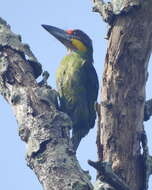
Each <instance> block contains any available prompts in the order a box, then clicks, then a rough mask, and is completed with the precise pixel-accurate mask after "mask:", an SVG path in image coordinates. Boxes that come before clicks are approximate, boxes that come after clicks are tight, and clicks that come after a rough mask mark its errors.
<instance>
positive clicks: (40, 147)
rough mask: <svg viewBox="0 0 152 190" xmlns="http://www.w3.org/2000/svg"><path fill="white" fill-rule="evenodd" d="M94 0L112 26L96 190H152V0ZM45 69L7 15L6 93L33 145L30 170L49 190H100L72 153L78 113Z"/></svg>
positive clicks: (0, 39) (2, 88)
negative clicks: (148, 125) (150, 133)
mask: <svg viewBox="0 0 152 190" xmlns="http://www.w3.org/2000/svg"><path fill="white" fill-rule="evenodd" d="M93 2H94V4H95V7H94V11H97V12H99V13H100V14H101V15H102V16H103V18H104V20H105V21H106V22H108V23H109V24H110V29H109V32H108V35H107V38H108V39H109V46H108V50H107V55H106V60H105V69H104V75H103V85H102V92H101V94H102V95H101V104H100V111H99V118H100V121H99V128H98V138H97V146H98V155H99V161H97V162H92V161H89V163H90V165H92V166H93V167H94V168H96V169H97V171H98V176H97V177H98V178H97V181H96V184H95V187H94V190H147V184H148V178H149V175H150V174H151V173H152V164H151V162H152V161H151V160H152V158H151V157H150V156H149V154H148V148H147V139H146V135H145V132H144V128H143V120H144V116H145V115H147V117H146V116H145V117H146V119H145V120H147V118H149V116H150V115H151V113H152V111H151V110H152V109H151V108H150V109H149V107H151V106H149V107H148V105H151V101H149V102H150V104H149V103H148V102H147V104H146V109H144V106H145V85H146V80H147V77H148V73H147V67H148V60H149V57H150V53H151V49H152V19H151V17H152V0H147V1H143V2H139V1H138V0H130V1H128V0H124V1H122V2H121V1H117V0H113V2H112V3H108V4H105V3H104V2H103V1H101V0H94V1H93ZM41 72H42V71H41V66H40V64H39V63H38V62H37V60H36V58H35V57H34V55H33V54H32V53H31V51H30V49H29V47H28V46H26V45H24V44H22V43H21V40H20V37H19V36H17V35H15V34H14V33H12V32H11V30H10V27H9V26H8V25H7V24H6V22H5V21H3V20H2V19H0V93H1V94H2V96H3V97H4V98H5V99H6V101H7V102H8V103H9V104H10V106H11V107H12V109H13V111H14V114H15V116H16V119H17V122H18V124H19V135H20V136H21V138H22V140H24V141H25V142H26V143H27V156H26V159H27V163H28V165H29V167H31V169H32V170H33V171H34V172H35V174H36V175H37V177H38V179H39V181H40V183H41V184H42V185H43V188H44V190H71V189H72V190H92V189H93V186H92V185H91V183H90V180H89V176H88V174H86V173H85V172H84V171H83V170H82V169H81V168H80V166H79V164H78V162H77V159H76V155H75V153H74V152H73V150H72V146H71V141H70V136H69V130H70V127H71V120H70V118H69V117H68V116H67V115H66V114H64V113H63V112H60V111H59V110H58V105H57V94H56V92H55V91H54V90H53V89H51V87H49V86H48V85H47V84H45V81H43V83H41V84H38V83H37V82H36V80H35V78H37V77H38V76H39V75H40V74H41ZM45 77H46V76H45ZM144 110H145V111H146V114H145V113H144ZM148 110H149V111H148Z"/></svg>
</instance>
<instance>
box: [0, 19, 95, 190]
mask: <svg viewBox="0 0 152 190" xmlns="http://www.w3.org/2000/svg"><path fill="white" fill-rule="evenodd" d="M40 74H41V66H40V64H39V63H38V62H37V60H36V58H35V57H34V55H33V54H32V52H31V51H30V49H29V47H28V46H27V45H24V44H23V43H21V39H20V37H19V36H17V35H15V34H14V33H12V32H11V30H10V27H9V26H8V25H7V24H6V22H5V21H4V20H2V19H0V93H1V94H2V95H3V97H4V98H5V99H6V101H7V102H8V103H9V104H10V106H11V108H12V109H13V112H14V114H15V116H16V120H17V123H18V125H19V135H20V137H21V139H22V140H23V141H25V142H26V143H27V155H26V160H27V164H28V166H29V167H30V168H31V169H32V170H33V171H34V172H35V174H36V175H37V177H38V179H39V181H40V183H41V184H42V185H43V188H44V190H63V189H65V190H71V189H72V190H77V189H80V190H91V189H92V185H91V183H90V179H89V175H88V174H87V173H85V172H84V171H83V170H82V169H81V168H80V166H79V163H78V161H77V159H76V155H75V152H74V151H73V149H72V144H71V140H70V135H69V130H70V127H71V125H72V123H71V120H70V118H69V117H68V116H67V115H66V114H65V113H63V112H60V111H59V110H58V107H57V92H55V90H53V89H52V88H51V87H50V86H48V85H46V84H43V82H44V81H43V82H42V83H40V84H38V83H37V82H36V79H35V78H36V77H38V76H39V75H40Z"/></svg>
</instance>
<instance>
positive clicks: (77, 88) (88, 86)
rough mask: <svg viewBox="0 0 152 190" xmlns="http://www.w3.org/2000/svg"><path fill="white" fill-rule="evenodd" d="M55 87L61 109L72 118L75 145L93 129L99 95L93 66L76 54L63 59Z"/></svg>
mask: <svg viewBox="0 0 152 190" xmlns="http://www.w3.org/2000/svg"><path fill="white" fill-rule="evenodd" d="M57 88H58V92H59V94H60V103H61V110H63V111H64V112H66V113H67V114H68V115H69V116H70V117H71V119H72V121H73V134H74V136H75V138H76V139H77V141H78V142H77V143H76V144H78V143H79V142H80V140H81V138H82V137H84V136H85V135H86V134H87V133H88V132H89V129H90V128H92V127H93V126H94V123H95V118H96V112H95V106H94V104H95V101H96V100H97V95H98V78H97V74H96V71H95V69H94V67H93V65H92V63H89V62H87V61H86V60H84V59H82V58H81V57H80V56H79V55H78V54H73V55H72V56H71V55H70V56H66V57H65V58H64V59H63V61H62V62H61V64H60V67H59V69H58V71H57ZM74 141H76V140H74ZM76 146H77V145H76Z"/></svg>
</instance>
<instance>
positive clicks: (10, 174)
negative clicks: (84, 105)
mask: <svg viewBox="0 0 152 190" xmlns="http://www.w3.org/2000/svg"><path fill="white" fill-rule="evenodd" d="M91 10H92V1H91V0H85V1H82V0H77V1H71V0H61V1H59V0H58V1H53V0H52V1H51V0H44V1H37V0H22V1H20V0H13V1H10V0H5V1H2V2H1V14H0V17H2V18H3V19H5V20H6V21H7V22H8V24H10V25H11V28H12V30H13V32H15V33H16V34H20V35H21V36H22V40H23V42H24V43H28V44H29V45H30V47H31V49H32V51H33V53H34V54H35V55H36V57H37V58H38V60H39V62H40V63H41V64H42V65H43V70H47V71H48V72H49V73H50V78H49V84H50V85H51V86H52V87H53V88H56V86H55V72H56V69H57V67H58V66H59V63H60V61H61V59H62V57H63V56H64V55H65V54H66V49H65V47H64V46H63V45H62V44H60V43H59V42H58V41H57V40H56V39H55V38H53V37H52V36H51V35H50V34H49V33H47V32H46V31H45V30H44V29H43V28H42V27H41V24H48V25H52V26H56V27H60V28H62V29H81V30H83V31H85V32H86V33H87V34H88V35H89V36H90V37H91V39H92V40H93V47H94V66H95V68H96V71H97V74H98V77H99V80H100V81H101V79H102V72H103V65H104V58H105V54H106V47H107V41H106V40H105V39H104V37H105V36H106V31H107V25H106V24H105V23H104V22H103V21H102V18H101V17H100V16H99V15H98V14H97V13H93V12H92V11H91ZM151 70H152V66H151V65H150V67H149V72H150V71H151ZM151 75H152V73H149V79H148V82H147V88H146V89H147V90H146V93H147V99H148V98H150V97H151V96H150V95H151V91H152V86H151V83H150V81H152V76H151ZM99 101H100V95H99ZM0 107H1V109H0V118H1V135H0V136H1V138H0V149H1V156H0V169H1V170H0V184H1V185H0V186H1V189H3V190H9V189H13V190H21V189H22V190H27V189H37V190H42V187H41V185H40V184H39V182H38V180H37V178H36V176H35V174H34V173H33V172H32V170H31V169H30V168H28V167H27V166H26V161H25V153H26V146H25V143H24V142H22V141H21V140H20V138H19V136H18V126H17V123H16V120H15V117H14V115H13V113H12V110H11V108H10V106H9V105H8V104H7V103H6V101H4V99H3V98H2V97H1V96H0ZM145 125H146V131H147V134H148V143H149V147H152V140H151V134H152V128H151V125H152V120H150V121H148V122H146V123H145ZM95 141H96V128H94V129H93V130H91V132H90V133H89V135H88V136H87V137H86V138H85V139H84V140H83V141H82V143H81V144H80V147H79V149H78V153H77V156H78V160H79V162H80V164H81V166H82V168H83V169H84V170H89V171H90V174H91V175H92V179H93V181H94V180H95V170H94V169H93V168H91V167H90V166H89V165H88V164H87V160H88V159H91V160H94V161H95V160H97V155H96V144H95ZM84 150H87V151H85V153H84ZM150 152H151V153H152V148H151V149H150ZM150 187H152V180H151V181H150Z"/></svg>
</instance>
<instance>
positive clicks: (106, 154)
mask: <svg viewBox="0 0 152 190" xmlns="http://www.w3.org/2000/svg"><path fill="white" fill-rule="evenodd" d="M116 3H117V4H116ZM118 3H121V4H119V5H118ZM131 3H132V4H131ZM94 4H95V7H94V11H96V12H99V13H100V14H101V15H102V16H103V19H104V20H105V21H106V22H108V23H109V24H110V30H109V33H108V37H107V38H108V40H109V45H108V49H107V54H106V59H105V66H104V73H103V80H102V89H101V104H100V126H99V133H100V134H98V139H97V145H98V155H99V160H101V162H98V163H91V164H92V165H93V166H94V167H95V168H97V170H98V172H99V174H98V176H99V178H101V181H105V182H108V183H109V184H111V185H112V186H113V187H115V188H116V189H117V190H118V189H119V190H120V189H125V188H126V189H127V188H130V189H132V190H146V189H147V183H148V177H149V172H146V171H147V170H148V167H147V163H148V161H147V160H150V159H149V158H150V157H149V155H148V149H147V146H146V135H145V132H144V127H143V120H144V105H145V86H146V81H147V78H148V72H147V67H148V61H149V58H150V54H151V49H152V0H148V1H142V2H138V1H134V0H133V1H127V0H124V1H122V2H121V1H119V2H118V1H113V4H108V5H107V4H105V3H104V2H102V1H98V0H97V1H96V0H94ZM116 6H118V7H119V8H121V10H119V9H118V7H116ZM141 146H142V147H141ZM147 157H148V158H147ZM103 163H106V166H108V164H109V163H110V164H111V166H112V170H113V172H114V173H115V174H117V176H119V177H120V178H121V179H122V180H123V181H124V182H125V183H126V184H127V186H128V187H127V186H126V187H121V186H119V185H118V184H115V182H114V181H113V179H112V177H111V179H110V177H109V175H108V177H109V178H108V177H107V176H106V174H107V173H106V172H105V171H104V169H105V168H104V167H105V166H104V167H101V165H103ZM99 165H100V166H99ZM99 168H100V169H99ZM103 179H104V180H103ZM103 186H104V185H103Z"/></svg>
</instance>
